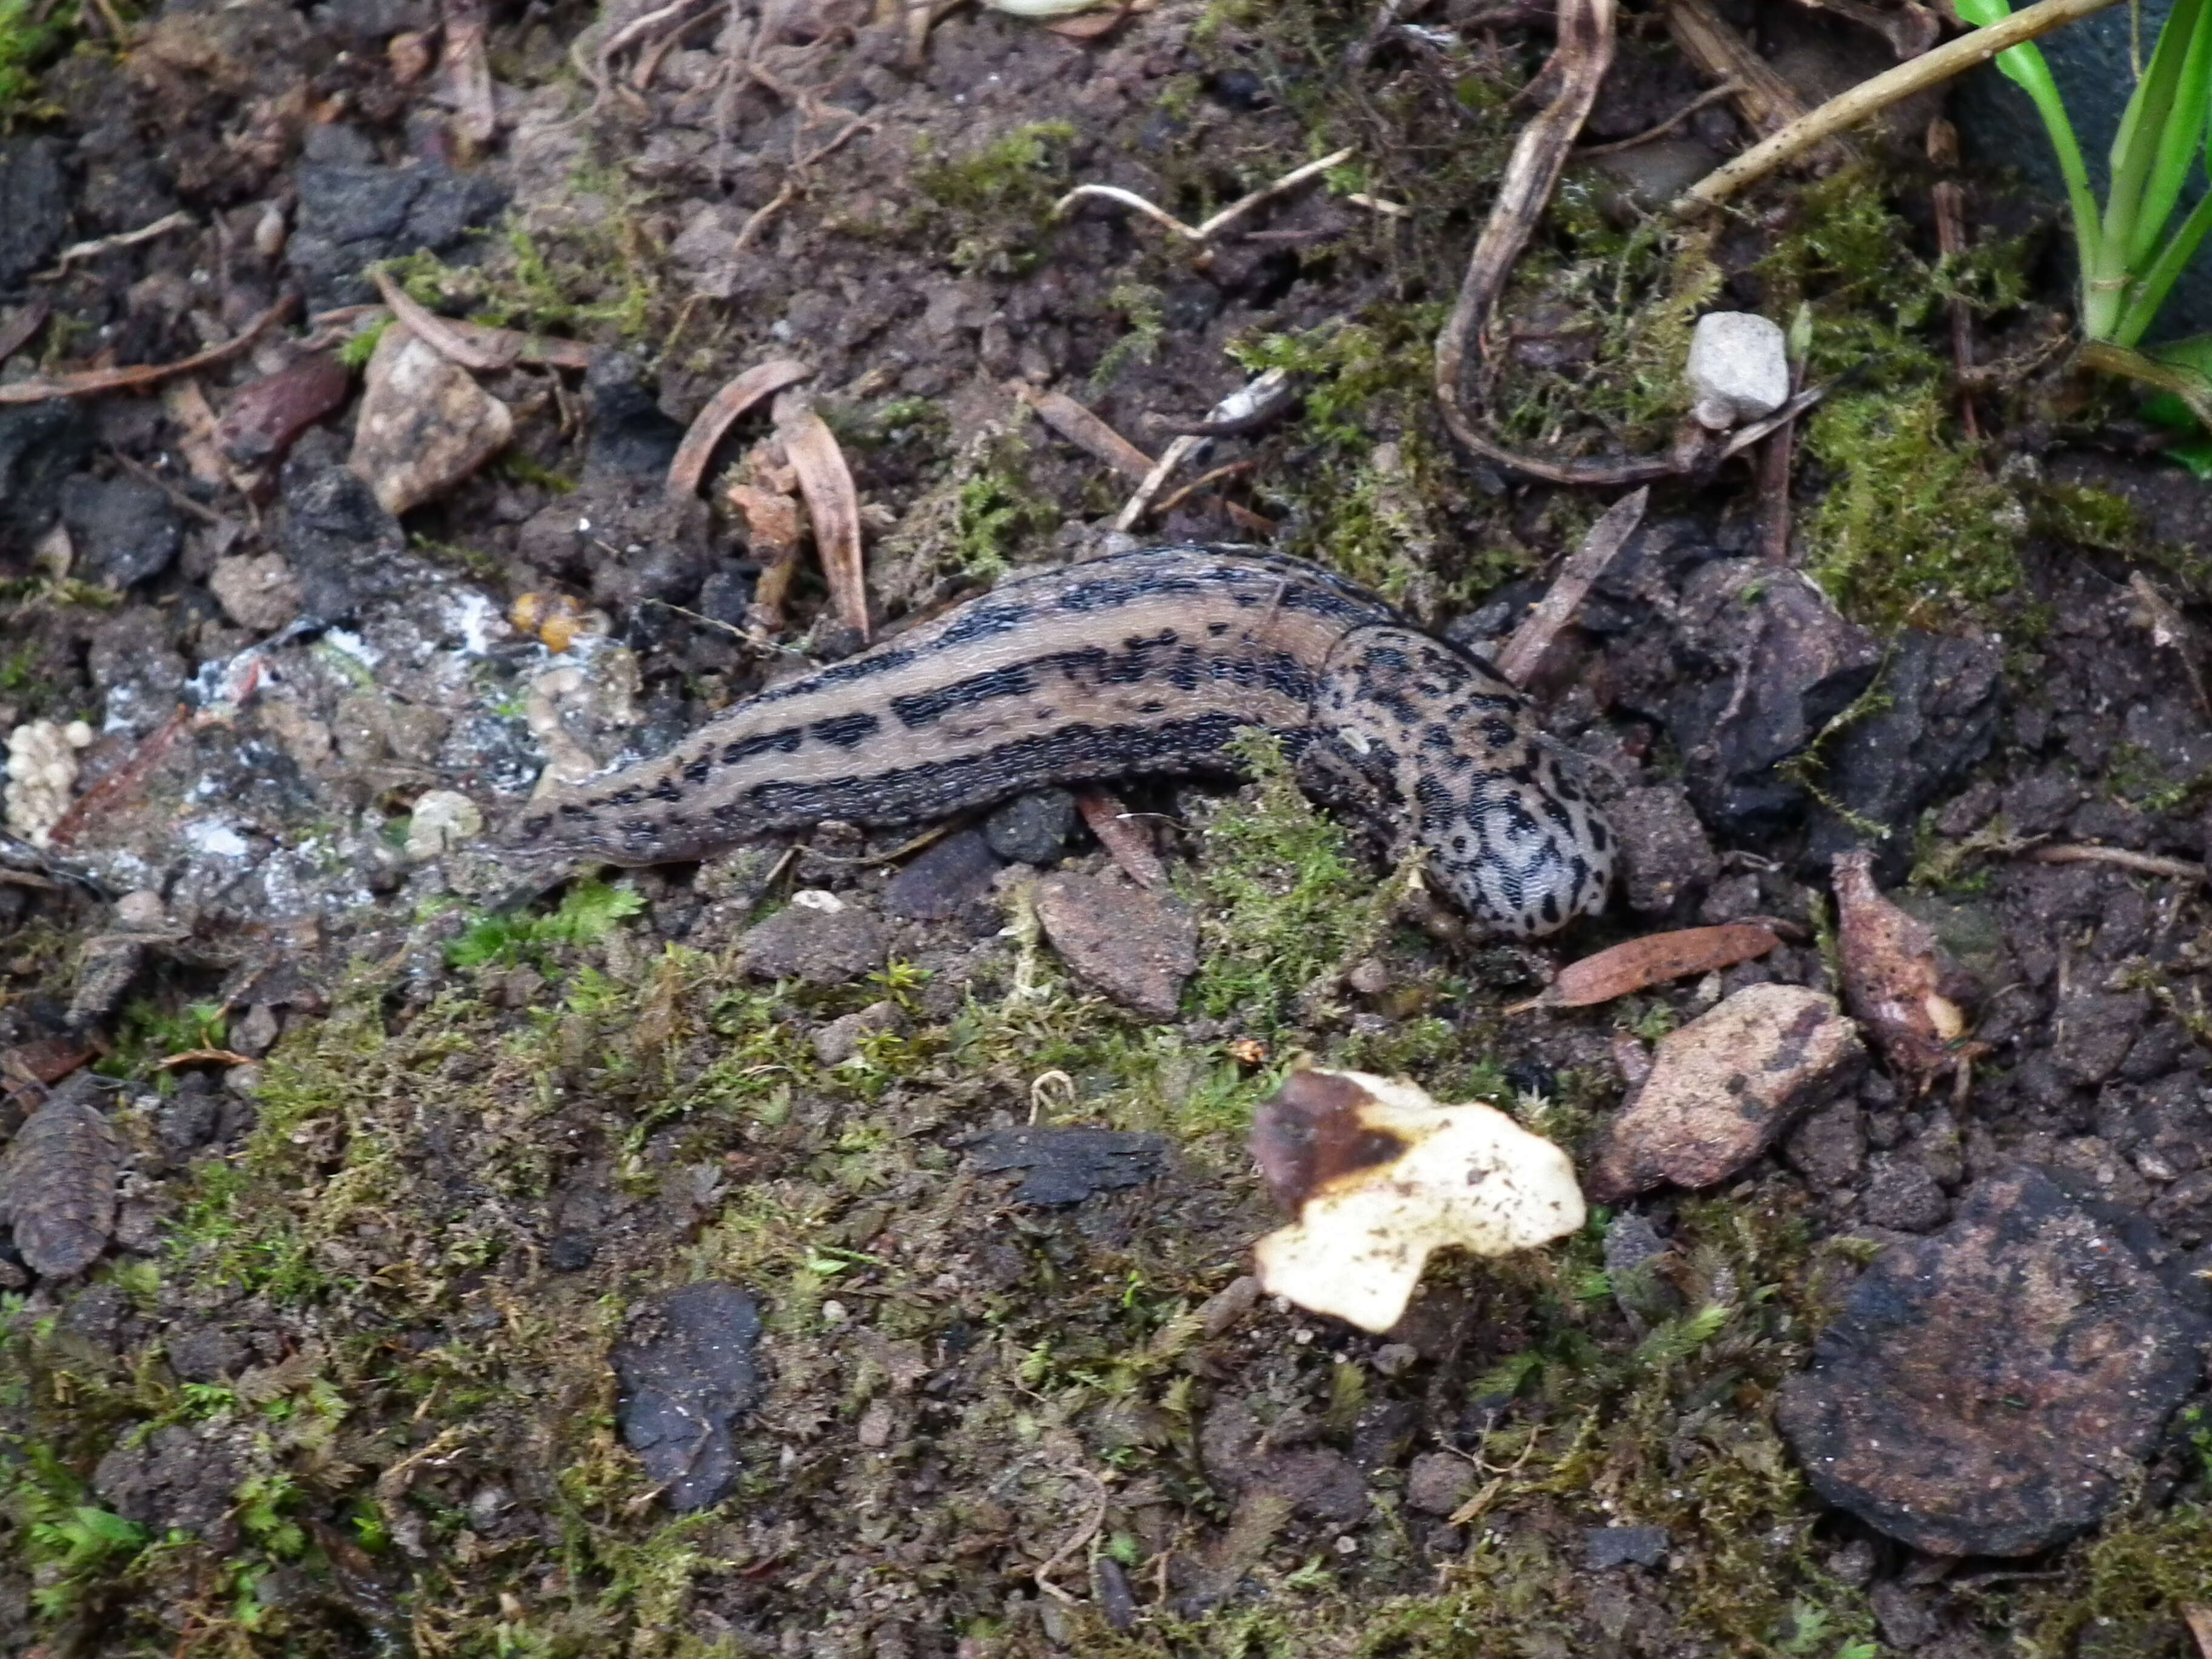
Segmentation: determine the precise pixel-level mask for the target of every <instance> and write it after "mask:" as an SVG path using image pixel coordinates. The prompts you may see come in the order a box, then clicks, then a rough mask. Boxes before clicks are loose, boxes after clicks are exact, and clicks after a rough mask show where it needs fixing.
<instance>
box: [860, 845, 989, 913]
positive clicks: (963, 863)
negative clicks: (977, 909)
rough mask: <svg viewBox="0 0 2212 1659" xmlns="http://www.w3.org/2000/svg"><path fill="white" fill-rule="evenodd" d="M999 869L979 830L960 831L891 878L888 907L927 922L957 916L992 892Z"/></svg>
mask: <svg viewBox="0 0 2212 1659" xmlns="http://www.w3.org/2000/svg"><path fill="white" fill-rule="evenodd" d="M999 867H1000V866H999V860H997V859H996V858H995V857H994V856H993V855H992V853H991V848H990V847H989V845H988V844H987V842H985V841H984V839H983V837H982V836H981V833H980V832H979V831H976V830H974V829H961V830H957V831H956V832H955V833H953V834H951V835H949V836H946V837H945V839H944V840H943V841H940V842H938V843H937V844H936V845H935V846H933V847H930V848H925V849H924V850H923V852H922V854H921V856H920V857H919V858H917V859H915V861H914V862H913V863H911V864H909V865H908V866H906V867H905V868H904V869H902V870H901V871H900V872H898V874H896V876H893V877H892V878H891V880H890V886H888V887H886V888H884V909H885V910H887V911H889V912H890V914H891V915H895V916H911V917H914V918H915V919H917V920H920V921H944V920H945V918H946V917H948V916H957V915H959V914H960V913H961V911H963V910H964V909H965V908H967V907H968V906H969V904H971V903H973V902H975V900H977V899H979V898H981V897H982V896H983V895H984V894H985V893H986V892H987V891H989V890H990V886H991V878H993V877H994V876H995V875H997V874H998V873H999Z"/></svg>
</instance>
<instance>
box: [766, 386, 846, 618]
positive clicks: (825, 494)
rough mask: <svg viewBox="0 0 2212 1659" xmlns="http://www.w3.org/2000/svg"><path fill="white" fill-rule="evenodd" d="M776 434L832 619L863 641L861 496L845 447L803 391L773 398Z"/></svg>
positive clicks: (786, 393) (777, 395)
mask: <svg viewBox="0 0 2212 1659" xmlns="http://www.w3.org/2000/svg"><path fill="white" fill-rule="evenodd" d="M775 431H776V436H777V438H778V439H780V440H781V442H782V444H783V451H784V453H785V454H786V455H787V456H789V457H790V458H791V465H792V470H793V471H795V472H797V473H798V474H799V494H800V495H803V496H805V498H806V516H807V517H808V518H809V519H811V520H813V523H814V556H815V557H816V558H817V559H819V560H820V561H821V562H822V574H823V577H824V579H826V580H828V582H829V602H830V604H831V605H834V606H835V607H836V611H837V620H838V621H840V622H842V623H844V624H845V626H846V627H848V628H849V629H852V630H853V631H854V633H856V634H858V635H860V641H861V643H862V644H864V645H865V644H866V642H867V640H868V588H867V575H866V569H865V568H864V567H863V565H862V563H861V558H860V495H859V493H858V492H857V491H855V490H854V488H853V474H852V471H851V470H850V469H849V468H848V467H847V466H846V465H845V452H844V451H843V450H842V449H840V448H838V447H837V435H836V434H835V433H834V432H832V431H830V430H829V422H826V421H824V420H823V418H822V417H821V416H819V415H818V414H817V413H815V410H814V404H813V403H812V401H811V399H809V398H807V396H806V394H805V393H804V392H793V391H787V392H778V393H777V394H776V399H775Z"/></svg>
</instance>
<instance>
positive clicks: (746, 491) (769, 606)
mask: <svg viewBox="0 0 2212 1659" xmlns="http://www.w3.org/2000/svg"><path fill="white" fill-rule="evenodd" d="M756 470H758V469H756ZM794 485H795V481H794ZM722 499H723V500H724V501H727V502H728V503H729V504H730V506H731V507H732V508H733V509H734V510H735V511H736V512H737V513H738V514H739V515H740V516H741V517H743V518H744V521H745V530H746V536H747V539H748V540H749V541H750V544H751V546H752V555H753V557H754V558H755V559H756V560H757V561H758V562H759V563H760V567H761V574H760V580H757V582H755V583H754V584H753V602H752V605H751V607H750V609H751V616H750V621H751V622H752V623H753V625H754V626H755V627H757V628H758V629H761V630H762V631H763V632H764V633H773V632H774V631H775V629H779V628H781V626H782V625H783V602H784V599H786V597H787V595H788V594H789V593H790V592H791V579H792V577H793V575H794V574H797V572H798V569H799V503H798V502H797V501H794V500H793V498H792V497H791V496H789V495H786V494H784V493H783V492H782V491H781V490H778V489H763V488H761V487H759V486H757V485H755V484H748V483H733V484H732V485H730V486H729V487H728V488H727V489H725V490H724V491H723V492H722Z"/></svg>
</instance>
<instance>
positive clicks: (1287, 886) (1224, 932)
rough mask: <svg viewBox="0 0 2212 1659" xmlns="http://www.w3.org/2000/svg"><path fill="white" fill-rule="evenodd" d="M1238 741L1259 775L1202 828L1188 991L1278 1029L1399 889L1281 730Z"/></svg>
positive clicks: (1215, 1008)
mask: <svg viewBox="0 0 2212 1659" xmlns="http://www.w3.org/2000/svg"><path fill="white" fill-rule="evenodd" d="M1237 757H1238V759H1239V760H1240V761H1241V762H1242V763H1243V764H1244V765H1246V766H1248V767H1249V769H1251V771H1252V773H1253V775H1254V776H1255V784H1254V787H1253V790H1252V793H1251V794H1250V796H1249V799H1239V800H1234V801H1230V802H1226V803H1225V804H1224V805H1222V806H1221V808H1220V809H1219V810H1218V811H1216V812H1215V813H1214V815H1213V817H1212V819H1211V820H1210V821H1209V822H1208V823H1206V826H1205V829H1204V830H1203V832H1202V837H1201V842H1200V856H1199V860H1198V866H1197V871H1196V873H1195V876H1194V878H1193V880H1194V887H1195V891H1194V894H1193V896H1194V898H1195V899H1196V900H1197V901H1198V902H1199V904H1200V948H1199V963H1200V965H1199V971H1198V977H1197V979H1196V981H1194V984H1193V987H1192V990H1191V1002H1192V1006H1194V1007H1196V1008H1197V1009H1198V1010H1199V1011H1200V1012H1202V1013H1204V1014H1206V1015H1207V1016H1209V1017H1212V1018H1220V1017H1221V1016H1224V1015H1229V1014H1234V1015H1236V1016H1237V1018H1239V1019H1240V1020H1242V1021H1243V1022H1244V1023H1246V1024H1248V1025H1249V1026H1250V1027H1251V1028H1252V1029H1254V1030H1258V1031H1270V1030H1273V1029H1274V1028H1276V1027H1278V1026H1279V1025H1281V1024H1284V1023H1285V1022H1286V1021H1287V1020H1288V1019H1289V1018H1291V1006H1292V1003H1293V1001H1294V1000H1295V999H1296V998H1297V996H1298V994H1300V993H1301V992H1302V991H1304V989H1305V988H1306V987H1308V986H1309V985H1310V984H1312V983H1313V982H1314V981H1316V979H1317V978H1318V977H1319V976H1320V975H1322V973H1324V972H1325V971H1327V970H1329V969H1340V968H1342V967H1346V966H1348V965H1349V963H1350V958H1351V957H1352V953H1353V952H1354V951H1356V950H1357V949H1359V948H1362V947H1364V945H1367V944H1368V943H1370V942H1371V941H1372V940H1373V939H1374V938H1375V937H1376V934H1377V933H1379V932H1380V930H1381V928H1382V926H1383V921H1384V920H1385V918H1386V917H1387V915H1388V905H1389V899H1390V896H1392V895H1391V894H1390V891H1389V884H1381V885H1379V886H1378V884H1377V883H1376V880H1375V878H1374V877H1373V876H1372V875H1371V874H1370V872H1368V870H1367V869H1366V868H1365V866H1364V864H1363V862H1362V861H1361V860H1358V858H1356V857H1355V856H1354V854H1353V852H1352V846H1351V842H1350V840H1349V837H1348V836H1346V832H1345V830H1344V829H1342V828H1341V827H1340V826H1339V825H1338V824H1337V823H1334V821H1332V820H1331V819H1329V818H1328V817H1324V816H1323V815H1322V813H1321V812H1319V811H1316V808H1315V807H1314V805H1312V803H1311V802H1310V801H1308V800H1307V799H1306V798H1305V796H1304V794H1302V793H1300V792H1299V790H1298V787H1297V782H1296V781H1294V780H1293V778H1292V776H1291V768H1290V765H1289V763H1287V762H1286V761H1285V759H1284V757H1283V752H1282V748H1281V745H1280V744H1279V743H1277V742H1276V741H1275V739H1274V738H1272V737H1269V736H1267V735H1264V734H1261V733H1253V734H1251V735H1249V736H1248V737H1246V738H1243V739H1241V740H1240V742H1239V744H1237Z"/></svg>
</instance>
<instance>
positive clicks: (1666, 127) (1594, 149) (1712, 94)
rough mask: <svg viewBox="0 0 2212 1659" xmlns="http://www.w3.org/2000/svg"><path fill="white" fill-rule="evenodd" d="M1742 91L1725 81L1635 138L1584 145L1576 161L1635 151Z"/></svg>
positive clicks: (1740, 87) (1699, 95)
mask: <svg viewBox="0 0 2212 1659" xmlns="http://www.w3.org/2000/svg"><path fill="white" fill-rule="evenodd" d="M1742 90H1743V82H1741V81H1735V80H1729V81H1723V82H1721V83H1720V85H1718V86H1717V87H1711V88H1707V89H1706V90H1705V91H1704V92H1701V93H1699V94H1698V95H1697V96H1696V97H1694V98H1692V100H1690V101H1689V102H1688V103H1686V104H1685V105H1683V106H1682V107H1681V108H1680V109H1678V110H1676V111H1675V112H1674V113H1673V114H1672V115H1670V116H1668V118H1666V119H1665V120H1663V121H1662V122H1661V123H1660V124H1659V125H1657V126H1656V127H1646V128H1644V131H1641V132H1639V133H1638V134H1637V135H1636V137H1633V138H1616V139H1614V140H1613V142H1612V143H1609V144H1584V145H1583V147H1582V148H1581V149H1577V151H1576V152H1575V160H1577V161H1588V160H1589V158H1590V157H1591V156H1593V155H1620V152H1621V151H1623V150H1625V149H1635V148H1636V147H1637V146H1638V144H1648V143H1650V142H1651V141H1652V140H1653V139H1654V138H1664V137H1666V136H1667V135H1668V133H1670V132H1672V131H1674V129H1675V128H1676V127H1679V126H1680V125H1682V123H1683V122H1685V121H1686V120H1688V119H1689V118H1691V117H1692V115H1695V114H1696V113H1697V112H1699V110H1701V109H1704V108H1705V106H1707V105H1710V104H1717V103H1719V102H1720V100H1722V99H1723V98H1733V97H1735V94H1737V93H1739V92H1741V91H1742Z"/></svg>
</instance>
